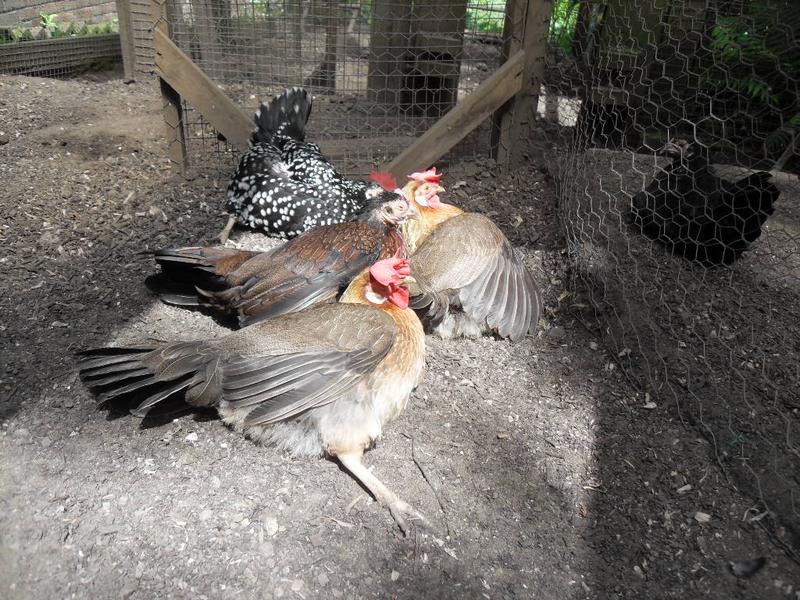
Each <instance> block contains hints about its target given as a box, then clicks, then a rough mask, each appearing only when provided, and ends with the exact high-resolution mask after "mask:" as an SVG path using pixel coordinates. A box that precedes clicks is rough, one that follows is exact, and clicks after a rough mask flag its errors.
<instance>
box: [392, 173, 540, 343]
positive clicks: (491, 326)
mask: <svg viewBox="0 0 800 600" xmlns="http://www.w3.org/2000/svg"><path fill="white" fill-rule="evenodd" d="M440 180H441V174H437V173H436V170H435V169H431V170H429V171H425V172H423V173H414V174H413V175H411V176H410V181H409V182H408V184H406V186H405V188H403V192H404V193H405V194H406V197H407V198H408V199H409V201H411V202H412V203H414V204H415V205H416V207H417V209H418V210H419V212H420V218H419V219H418V220H417V221H415V222H413V223H412V222H406V223H405V224H404V225H403V231H404V234H405V238H406V243H407V244H408V249H409V252H411V253H412V254H411V268H412V271H413V273H414V275H413V282H410V283H409V289H410V291H411V294H412V300H411V306H412V307H413V308H414V309H416V310H418V311H420V313H421V314H422V315H423V318H424V320H425V322H426V324H427V325H428V326H429V328H430V329H432V330H433V331H434V332H435V333H437V334H439V335H440V336H441V337H444V338H448V337H454V336H466V337H475V336H478V335H481V334H483V333H489V332H493V333H496V334H497V335H499V336H500V337H504V338H509V339H511V340H512V341H517V340H519V339H521V338H523V337H524V336H525V335H527V333H528V332H530V331H532V330H533V329H534V328H535V327H536V324H537V323H538V321H539V311H540V306H541V300H540V294H539V289H538V287H537V285H536V283H535V282H534V280H533V277H532V275H531V273H530V271H529V270H528V269H527V267H526V266H525V264H524V263H523V262H522V259H521V258H520V257H519V256H518V255H517V254H516V252H515V251H514V249H513V248H512V246H511V244H510V243H509V241H508V240H507V239H506V237H505V235H503V232H501V231H500V229H498V227H497V226H496V225H495V224H494V223H493V222H492V221H491V220H490V219H488V218H487V217H485V216H483V215H480V214H476V213H465V212H463V211H462V210H461V209H459V208H457V207H455V206H451V205H449V204H445V203H443V202H441V200H440V199H439V192H442V191H444V190H443V188H442V187H441V186H440V185H439V181H440Z"/></svg>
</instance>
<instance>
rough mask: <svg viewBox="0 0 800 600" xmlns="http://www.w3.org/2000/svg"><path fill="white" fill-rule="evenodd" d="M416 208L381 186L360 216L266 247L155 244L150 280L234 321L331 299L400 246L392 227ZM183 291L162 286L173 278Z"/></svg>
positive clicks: (176, 299)
mask: <svg viewBox="0 0 800 600" xmlns="http://www.w3.org/2000/svg"><path fill="white" fill-rule="evenodd" d="M417 216H418V213H417V211H416V209H415V208H414V207H413V205H412V204H411V203H410V202H408V201H406V200H405V199H403V197H402V196H400V195H397V194H394V193H390V192H384V193H383V194H382V195H381V196H380V197H379V198H378V199H375V200H374V201H373V207H372V209H371V210H369V211H368V212H366V213H364V215H363V216H362V218H361V220H360V221H357V222H351V223H339V224H335V225H325V226H322V227H318V228H316V229H312V230H311V231H309V232H306V233H304V234H302V235H300V236H298V237H296V238H294V239H292V240H290V241H289V242H287V243H286V244H284V245H282V246H279V247H277V248H275V249H273V250H271V251H269V252H251V251H244V250H236V249H232V248H220V247H210V248H177V249H167V250H161V251H158V252H156V254H155V258H156V261H157V262H158V263H159V264H160V265H161V267H162V269H163V275H162V277H161V278H160V280H158V279H157V280H156V282H155V287H156V289H157V291H159V292H160V293H161V297H162V299H163V300H164V301H165V302H167V303H169V304H176V305H180V306H198V305H199V306H207V307H211V308H213V309H216V310H219V311H221V312H223V313H225V314H232V315H236V316H237V317H238V320H239V324H240V325H242V326H244V325H249V324H251V323H255V322H257V321H260V320H262V319H268V318H272V317H276V316H278V315H282V314H287V313H291V312H296V311H299V310H303V309H306V308H309V307H310V306H314V305H316V304H321V303H327V302H333V301H335V300H336V297H337V296H338V295H339V294H340V293H341V291H342V290H343V289H344V288H345V287H346V286H347V284H349V283H350V281H352V280H353V278H354V277H355V276H356V275H358V274H359V273H360V272H361V271H363V270H364V268H365V267H367V266H369V265H371V264H372V263H374V262H375V261H377V260H379V259H381V258H388V257H390V256H394V255H395V254H396V253H397V252H398V251H402V252H404V251H405V250H404V241H403V237H402V235H401V234H400V232H399V231H398V229H397V227H398V225H400V224H401V223H403V222H404V221H405V220H406V219H408V218H416V217H417ZM176 282H177V283H178V284H183V287H184V288H186V287H187V286H186V284H188V287H189V290H188V293H187V291H186V290H185V289H184V290H182V291H181V292H182V293H174V292H167V291H166V290H169V289H170V288H174V287H175V283H176Z"/></svg>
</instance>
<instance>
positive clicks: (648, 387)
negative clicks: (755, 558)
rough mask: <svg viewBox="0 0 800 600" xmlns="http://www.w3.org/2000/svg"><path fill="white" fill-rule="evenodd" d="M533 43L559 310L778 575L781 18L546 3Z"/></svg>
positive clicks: (789, 215) (792, 463)
mask: <svg viewBox="0 0 800 600" xmlns="http://www.w3.org/2000/svg"><path fill="white" fill-rule="evenodd" d="M559 11H561V12H560V13H559ZM552 23H553V26H554V27H555V28H556V30H557V32H558V36H557V39H556V40H555V41H556V43H555V44H553V45H552V46H551V47H550V48H549V58H548V64H547V75H546V80H545V86H544V88H543V90H544V92H545V93H544V103H545V105H546V106H547V110H546V120H545V122H544V123H543V124H542V125H543V127H544V128H545V129H546V131H547V132H548V134H549V136H548V139H549V140H550V142H551V143H554V144H555V145H556V147H557V148H558V149H559V153H558V160H557V163H558V164H555V165H553V168H554V169H555V170H556V171H557V173H558V176H557V180H558V184H559V200H560V215H561V220H562V224H563V226H564V228H565V230H566V236H567V240H568V245H569V250H570V255H571V258H572V261H573V265H574V275H575V284H576V292H577V293H579V294H580V295H582V296H584V297H586V298H588V299H589V303H590V304H591V305H592V306H593V307H594V308H595V310H596V312H597V314H598V315H599V317H600V320H601V322H602V324H603V330H604V331H605V333H606V334H607V340H608V341H609V342H610V345H611V346H612V347H613V350H614V352H615V353H616V354H617V356H618V359H619V365H620V366H621V367H622V368H623V369H624V370H625V371H626V373H627V374H628V375H630V377H631V378H632V379H634V380H635V381H636V382H637V383H638V384H639V385H640V386H641V387H642V388H643V390H644V391H645V392H646V393H647V396H644V397H643V399H641V400H640V401H639V402H640V404H639V407H643V406H644V407H647V406H650V407H652V406H653V405H652V404H649V405H648V404H647V403H648V402H654V401H658V400H660V401H662V402H663V401H670V402H674V403H676V404H677V406H678V408H679V412H680V415H681V418H682V419H684V421H685V422H687V423H691V424H693V425H694V426H696V427H697V428H698V430H699V431H700V432H701V433H702V434H703V435H704V436H705V437H707V438H708V439H709V440H710V441H711V442H712V445H713V448H714V450H715V453H716V459H717V461H718V462H719V464H720V465H721V466H722V467H723V469H724V472H725V474H726V476H727V477H728V479H729V481H730V482H731V483H732V484H733V485H735V486H737V487H739V488H741V489H742V490H743V491H745V492H747V493H749V494H751V496H752V497H753V499H754V502H753V508H752V511H751V512H750V513H749V514H747V515H742V518H744V519H746V520H752V519H755V520H759V521H760V522H761V523H762V524H765V523H767V522H772V523H773V524H774V528H773V529H772V530H773V532H775V533H776V536H775V539H776V540H779V541H780V542H781V543H784V544H787V545H788V546H790V547H791V546H793V547H794V550H793V552H794V553H795V556H796V557H797V556H798V555H797V550H799V549H800V544H798V535H797V534H798V532H800V505H798V501H799V500H800V429H799V427H800V362H799V360H798V359H799V358H800V357H799V356H798V350H799V349H800V253H799V251H800V183H798V178H797V174H798V172H800V156H798V146H797V144H796V138H797V134H798V133H800V129H799V128H800V93H799V91H798V85H799V83H798V82H800V37H798V33H797V32H798V31H800V5H798V4H797V3H793V2H788V1H775V0H739V1H722V0H718V1H715V0H711V1H706V0H702V1H695V0H657V1H655V2H644V1H639V0H609V1H606V2H596V1H594V0H564V1H562V2H558V3H556V7H555V12H554V16H553V22H552ZM670 139H673V140H675V143H674V144H669V145H667V142H668V141H669V140H670ZM681 139H682V140H684V141H685V143H684V141H679V140H681ZM659 149H661V150H660V151H659ZM762 171H767V172H768V174H765V175H759V174H758V173H759V172H762ZM754 174H755V175H754ZM734 182H739V183H734ZM778 194H779V195H778ZM723 263H725V264H723ZM576 303H577V304H578V305H579V306H580V304H581V301H577V302H576ZM632 414H635V413H632ZM676 468H681V467H680V466H677V465H676ZM697 475H698V476H700V474H697ZM775 516H777V517H778V519H777V520H775V521H771V518H770V517H775ZM784 527H788V529H789V531H790V532H793V534H794V535H784V532H785V531H786V529H784ZM790 551H792V550H791V549H790Z"/></svg>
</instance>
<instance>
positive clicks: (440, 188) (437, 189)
mask: <svg viewBox="0 0 800 600" xmlns="http://www.w3.org/2000/svg"><path fill="white" fill-rule="evenodd" d="M444 191H446V190H445V189H444V188H443V187H442V186H440V185H439V184H438V183H437V184H436V193H437V194H439V193H441V192H444Z"/></svg>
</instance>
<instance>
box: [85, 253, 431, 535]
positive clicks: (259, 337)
mask: <svg viewBox="0 0 800 600" xmlns="http://www.w3.org/2000/svg"><path fill="white" fill-rule="evenodd" d="M408 273H409V267H408V262H407V261H406V260H404V259H387V260H383V261H379V262H377V263H376V264H374V265H373V266H372V267H371V268H369V269H368V270H365V271H364V272H363V273H362V274H361V275H360V276H359V277H358V278H356V279H355V280H354V281H353V282H352V283H351V284H350V286H349V287H348V289H347V290H346V291H345V293H344V295H343V296H342V299H341V302H340V303H338V304H330V305H325V306H318V307H315V308H313V309H311V310H307V311H303V312H299V313H294V314H288V315H282V316H280V317H277V318H275V319H270V320H266V321H262V322H260V323H257V324H255V325H253V326H251V327H246V328H244V329H241V330H238V331H235V332H233V333H230V334H228V335H225V336H223V337H220V338H217V339H213V340H208V341H193V342H173V343H167V344H143V345H140V346H133V347H122V348H100V349H96V350H89V351H87V352H84V353H82V355H81V357H80V359H79V368H80V375H81V378H82V380H83V381H84V382H85V384H86V385H87V386H88V387H89V388H91V389H92V390H93V391H95V392H96V393H97V394H98V400H99V402H100V403H103V402H106V401H108V400H111V399H115V398H118V397H122V396H127V395H134V396H135V398H134V400H135V401H136V402H137V403H138V405H137V407H136V408H135V409H133V410H132V412H133V414H135V415H138V416H145V415H146V414H147V413H148V411H150V410H151V409H152V408H153V407H155V406H157V405H158V404H159V403H161V402H163V401H165V400H167V399H168V398H171V397H173V396H176V395H177V396H182V397H183V398H184V399H185V401H186V402H187V403H188V404H190V405H192V406H196V407H214V408H216V409H217V411H218V412H219V414H220V416H221V417H222V420H223V421H225V422H226V423H228V424H230V425H232V426H233V427H235V428H236V429H237V430H239V431H241V432H243V433H244V434H245V435H247V436H248V437H250V438H253V439H255V440H257V441H260V442H264V443H269V444H272V445H275V446H278V447H280V448H282V449H285V450H287V451H288V452H290V453H291V454H293V455H321V454H324V455H327V456H330V457H336V458H338V459H339V461H340V462H341V464H342V465H343V466H344V467H345V468H346V469H347V470H348V471H350V473H351V474H352V475H353V476H354V477H355V478H356V479H358V480H359V481H360V482H361V483H362V484H364V486H366V487H367V489H369V490H370V492H372V494H373V495H374V496H375V498H376V499H377V500H378V501H379V502H380V503H381V504H383V505H385V506H387V507H388V508H389V510H390V511H391V514H392V516H393V517H394V519H395V520H396V522H397V524H398V525H399V526H400V528H401V529H402V530H403V531H406V530H407V529H408V523H407V521H406V519H409V520H412V521H416V522H419V523H421V524H424V525H428V523H427V521H426V520H425V518H424V517H423V516H422V514H420V513H419V512H418V511H416V510H415V509H414V508H413V507H411V506H410V505H409V504H407V503H406V502H404V501H402V500H401V499H400V498H398V497H397V495H396V494H394V493H393V492H392V491H391V490H390V489H389V488H387V487H386V486H385V485H384V484H383V483H382V482H381V481H380V480H379V479H378V478H377V477H376V476H375V475H373V474H372V473H371V472H370V471H369V470H368V469H367V468H366V467H364V465H363V463H362V462H361V457H362V454H363V453H364V451H365V450H367V449H368V448H369V447H370V446H371V445H372V444H373V443H374V442H375V440H376V439H378V438H379V437H380V435H381V432H382V431H383V427H384V425H386V423H388V422H389V421H390V420H391V419H393V418H394V417H396V416H397V415H398V414H400V412H402V410H403V409H404V408H405V406H406V404H407V402H408V399H409V396H410V395H411V391H412V390H413V389H414V387H416V385H417V384H418V383H419V380H420V379H421V377H422V373H423V363H424V355H425V335H424V333H423V330H422V325H421V324H420V322H419V319H418V318H417V316H416V314H415V313H414V312H413V311H412V310H410V309H408V308H407V307H408V290H407V289H406V288H404V287H403V286H402V284H403V281H404V279H405V277H406V276H407V275H408Z"/></svg>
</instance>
